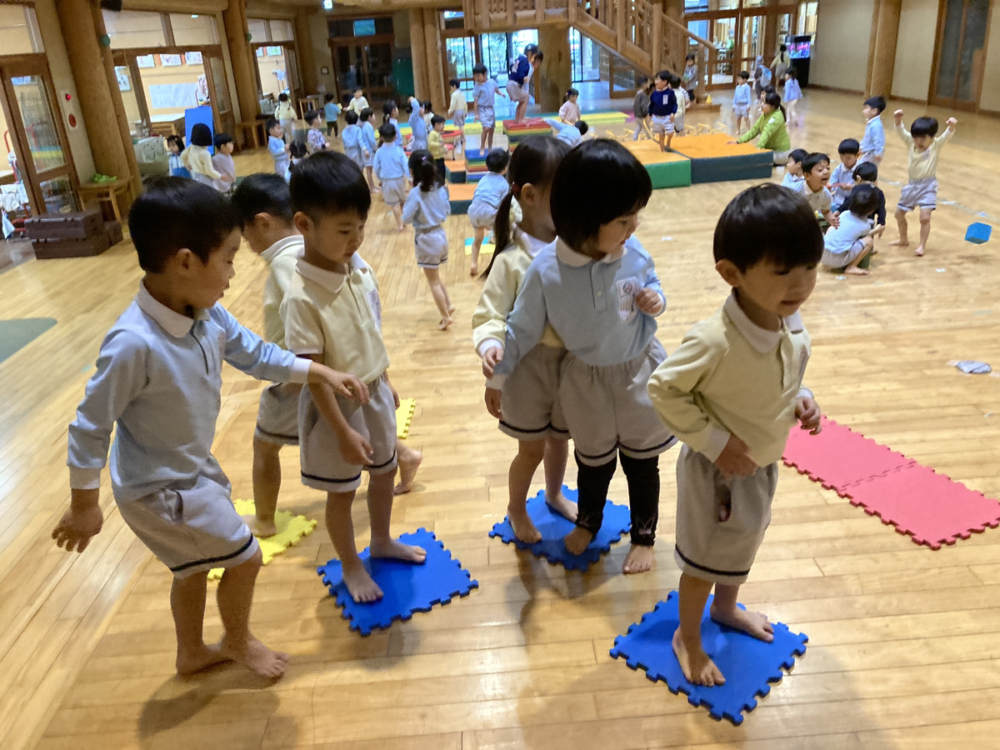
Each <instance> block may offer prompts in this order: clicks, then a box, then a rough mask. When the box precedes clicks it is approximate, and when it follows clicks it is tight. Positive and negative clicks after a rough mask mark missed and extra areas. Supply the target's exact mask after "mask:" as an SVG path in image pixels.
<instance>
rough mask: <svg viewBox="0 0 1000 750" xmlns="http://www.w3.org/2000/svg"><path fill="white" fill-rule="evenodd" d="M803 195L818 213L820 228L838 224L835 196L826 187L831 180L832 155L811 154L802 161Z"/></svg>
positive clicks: (823, 228)
mask: <svg viewBox="0 0 1000 750" xmlns="http://www.w3.org/2000/svg"><path fill="white" fill-rule="evenodd" d="M802 175H803V178H804V179H803V182H802V195H804V196H805V197H806V201H807V202H808V203H809V206H810V208H812V210H813V212H814V213H815V214H816V219H817V221H819V226H820V229H822V230H824V231H826V228H827V227H830V226H834V227H835V226H837V224H838V221H837V215H836V214H835V213H834V212H833V197H832V196H831V195H830V191H829V190H827V189H826V184H827V183H828V182H829V181H830V157H829V156H827V155H826V154H820V153H814V154H809V156H807V157H806V158H805V159H804V160H803V161H802Z"/></svg>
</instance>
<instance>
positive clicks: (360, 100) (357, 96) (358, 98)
mask: <svg viewBox="0 0 1000 750" xmlns="http://www.w3.org/2000/svg"><path fill="white" fill-rule="evenodd" d="M367 107H368V100H367V99H366V98H365V92H364V91H362V90H361V89H355V90H354V97H353V98H352V99H351V101H350V103H349V104H348V105H347V108H348V109H349V110H351V111H352V112H353V113H354V114H356V115H359V116H360V115H361V110H363V109H366V108H367Z"/></svg>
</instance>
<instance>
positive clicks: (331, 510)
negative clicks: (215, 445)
mask: <svg viewBox="0 0 1000 750" xmlns="http://www.w3.org/2000/svg"><path fill="white" fill-rule="evenodd" d="M291 192H292V206H293V208H294V209H295V228H296V229H298V230H299V232H301V234H302V237H303V243H304V249H303V254H302V257H301V258H300V259H299V261H298V263H297V265H296V274H295V275H294V276H293V278H292V283H291V285H290V287H289V289H288V293H287V294H286V296H285V303H284V304H285V340H286V341H287V343H288V348H289V349H291V350H292V351H294V352H301V353H302V354H303V355H304V356H307V357H309V358H310V359H313V360H314V361H316V362H321V361H322V362H331V363H336V366H337V367H339V368H341V369H342V370H344V371H346V372H350V373H352V374H353V375H356V376H357V379H358V380H360V381H361V383H363V384H365V385H362V386H361V387H362V388H363V389H365V393H367V395H368V398H367V399H366V398H363V397H362V398H360V399H359V401H360V403H358V404H356V403H351V402H349V401H347V400H346V399H343V398H338V397H337V396H336V395H335V394H334V393H333V392H331V391H330V389H329V388H320V387H316V388H313V387H311V386H310V388H309V389H306V390H304V391H303V393H302V398H301V400H300V403H299V439H300V442H301V448H300V451H299V456H300V462H301V465H302V482H303V484H305V485H306V486H308V487H312V488H314V489H318V490H324V491H326V493H327V500H326V527H327V530H328V531H329V533H330V540H331V541H332V542H333V546H334V549H335V550H336V551H337V556H338V557H339V558H340V562H341V565H342V569H343V575H344V583H345V584H346V585H347V590H348V591H349V592H350V594H351V597H352V598H353V599H354V601H356V602H372V601H376V600H378V599H381V598H382V590H381V589H380V588H379V587H378V585H377V584H376V583H375V581H373V580H372V578H371V576H370V575H369V574H368V571H367V570H366V569H365V566H364V564H363V563H362V561H361V559H360V557H359V556H358V551H357V547H356V546H355V541H354V523H353V520H352V517H351V505H352V504H353V502H354V495H355V493H356V492H357V489H358V486H359V485H360V484H361V471H362V470H363V469H364V470H367V471H368V508H369V513H370V516H371V544H370V550H371V556H372V558H380V557H381V558H395V559H399V560H404V561H406V562H411V563H418V564H419V563H422V562H424V558H425V556H426V553H425V552H424V550H423V549H422V548H420V547H413V546H410V545H406V544H402V543H401V542H400V541H399V540H398V539H393V538H392V536H391V535H390V534H389V526H390V522H391V516H392V499H393V477H394V476H395V474H396V466H397V456H396V442H397V441H396V409H397V408H398V407H399V396H398V395H397V393H396V390H395V389H394V388H393V387H392V383H391V382H390V381H389V375H388V368H389V355H388V354H387V352H386V349H385V343H384V341H383V340H382V304H381V302H380V300H379V295H378V282H377V281H376V279H375V273H374V271H372V269H371V267H370V266H369V265H368V264H367V263H365V262H364V260H362V259H361V257H360V256H359V255H357V251H358V248H359V247H360V245H361V242H362V240H363V239H364V232H365V222H366V220H367V218H368V211H369V209H370V208H371V200H372V198H371V192H370V191H369V189H368V184H367V182H366V181H365V178H364V175H363V174H362V173H361V170H360V169H358V167H357V165H356V164H354V163H353V162H352V161H351V160H350V159H348V158H347V157H345V156H344V155H343V154H339V153H335V152H333V151H326V152H323V153H319V154H316V155H315V156H312V157H310V158H309V159H307V160H306V161H305V162H303V163H302V164H301V165H300V166H299V167H298V168H297V169H296V170H295V173H294V174H293V175H292V182H291ZM362 396H364V393H362Z"/></svg>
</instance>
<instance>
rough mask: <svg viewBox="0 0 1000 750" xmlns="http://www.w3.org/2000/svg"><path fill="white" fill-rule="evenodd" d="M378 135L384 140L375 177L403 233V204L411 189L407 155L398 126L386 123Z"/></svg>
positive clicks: (397, 225)
mask: <svg viewBox="0 0 1000 750" xmlns="http://www.w3.org/2000/svg"><path fill="white" fill-rule="evenodd" d="M378 134H379V136H380V137H381V138H382V147H381V148H380V149H379V150H378V151H376V152H375V161H374V169H375V176H376V177H378V180H379V182H380V183H382V199H383V200H384V201H385V205H387V206H388V207H389V208H390V209H391V210H392V217H393V218H394V219H395V220H396V229H398V230H399V231H400V232H402V231H403V230H404V229H406V227H405V226H404V225H403V203H405V202H406V194H407V193H408V192H409V187H410V181H409V176H410V167H409V164H408V163H407V161H406V153H405V152H404V151H403V147H402V146H400V145H399V137H398V133H397V132H396V126H395V125H392V124H390V123H388V122H387V123H384V124H383V125H380V126H379V129H378Z"/></svg>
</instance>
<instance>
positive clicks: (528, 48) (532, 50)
mask: <svg viewBox="0 0 1000 750" xmlns="http://www.w3.org/2000/svg"><path fill="white" fill-rule="evenodd" d="M524 54H525V55H537V54H538V45H537V44H527V45H525V47H524Z"/></svg>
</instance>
